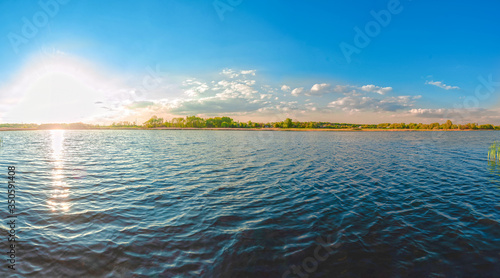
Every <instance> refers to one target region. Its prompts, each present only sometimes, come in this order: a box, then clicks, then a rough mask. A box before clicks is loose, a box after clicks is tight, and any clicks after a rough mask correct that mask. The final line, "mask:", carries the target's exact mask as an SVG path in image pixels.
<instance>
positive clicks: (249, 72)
mask: <svg viewBox="0 0 500 278" xmlns="http://www.w3.org/2000/svg"><path fill="white" fill-rule="evenodd" d="M256 72H257V71H256V70H240V71H236V70H233V69H224V70H222V72H221V74H222V75H225V76H227V77H229V78H236V77H240V76H242V75H243V76H245V75H251V76H255V73H256Z"/></svg>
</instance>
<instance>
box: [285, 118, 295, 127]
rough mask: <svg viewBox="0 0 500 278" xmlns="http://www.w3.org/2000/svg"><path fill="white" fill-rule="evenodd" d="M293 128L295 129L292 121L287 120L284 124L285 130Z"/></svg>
mask: <svg viewBox="0 0 500 278" xmlns="http://www.w3.org/2000/svg"><path fill="white" fill-rule="evenodd" d="M292 127H293V122H292V119H290V118H286V120H285V121H284V122H283V128H292Z"/></svg>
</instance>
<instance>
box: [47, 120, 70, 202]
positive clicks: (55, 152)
mask: <svg viewBox="0 0 500 278" xmlns="http://www.w3.org/2000/svg"><path fill="white" fill-rule="evenodd" d="M50 137H51V141H52V159H53V161H52V162H53V164H54V166H53V169H52V190H51V194H50V199H49V200H48V201H47V203H48V204H49V206H50V207H51V209H52V211H57V210H61V211H68V210H69V203H68V202H67V198H68V196H69V188H68V186H67V184H66V182H65V181H64V173H63V166H64V163H63V158H64V130H51V131H50Z"/></svg>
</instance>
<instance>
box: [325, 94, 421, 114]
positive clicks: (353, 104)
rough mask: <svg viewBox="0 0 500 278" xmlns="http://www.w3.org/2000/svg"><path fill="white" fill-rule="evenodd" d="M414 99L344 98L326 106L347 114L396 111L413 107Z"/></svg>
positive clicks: (399, 97)
mask: <svg viewBox="0 0 500 278" xmlns="http://www.w3.org/2000/svg"><path fill="white" fill-rule="evenodd" d="M415 99H416V97H413V96H396V97H388V98H383V99H378V98H372V97H367V96H361V97H359V96H345V97H342V98H339V99H337V100H335V101H332V102H330V103H329V104H328V107H330V108H336V109H341V110H343V111H348V112H357V111H374V112H380V111H392V112H393V111H397V110H402V109H405V108H408V107H410V106H412V105H413V103H414V100H415Z"/></svg>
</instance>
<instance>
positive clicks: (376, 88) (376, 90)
mask: <svg viewBox="0 0 500 278" xmlns="http://www.w3.org/2000/svg"><path fill="white" fill-rule="evenodd" d="M361 90H363V91H365V92H369V93H377V94H381V95H385V94H387V93H389V92H391V91H392V87H379V86H375V85H364V86H361Z"/></svg>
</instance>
